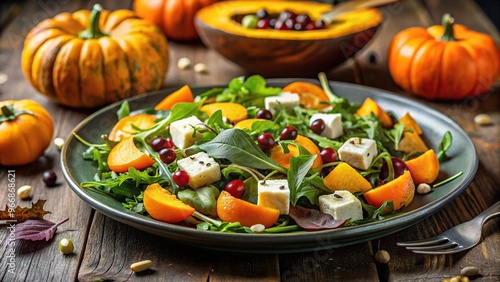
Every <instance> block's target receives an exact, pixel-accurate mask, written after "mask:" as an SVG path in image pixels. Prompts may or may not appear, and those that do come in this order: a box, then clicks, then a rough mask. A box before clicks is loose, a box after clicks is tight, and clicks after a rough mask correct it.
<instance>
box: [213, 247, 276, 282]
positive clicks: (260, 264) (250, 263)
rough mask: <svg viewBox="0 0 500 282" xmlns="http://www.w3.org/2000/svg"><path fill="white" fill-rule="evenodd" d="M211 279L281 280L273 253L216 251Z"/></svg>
mask: <svg viewBox="0 0 500 282" xmlns="http://www.w3.org/2000/svg"><path fill="white" fill-rule="evenodd" d="M212 257H213V259H214V264H213V266H212V272H211V273H210V281H269V282H270V281H280V273H279V270H280V269H279V265H278V257H277V256H276V255H273V254H245V253H228V252H214V253H213V255H212Z"/></svg>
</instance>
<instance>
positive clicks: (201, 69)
mask: <svg viewBox="0 0 500 282" xmlns="http://www.w3.org/2000/svg"><path fill="white" fill-rule="evenodd" d="M193 69H194V72H196V73H206V72H207V71H208V68H207V65H205V64H204V63H198V64H196V65H194V68H193Z"/></svg>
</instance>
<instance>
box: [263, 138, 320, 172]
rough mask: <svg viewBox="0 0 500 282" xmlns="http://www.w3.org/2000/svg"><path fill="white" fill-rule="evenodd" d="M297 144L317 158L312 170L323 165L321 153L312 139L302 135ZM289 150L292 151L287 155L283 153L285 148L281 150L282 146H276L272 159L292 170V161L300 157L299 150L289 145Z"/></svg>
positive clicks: (296, 140)
mask: <svg viewBox="0 0 500 282" xmlns="http://www.w3.org/2000/svg"><path fill="white" fill-rule="evenodd" d="M295 142H297V143H298V144H299V145H301V146H302V147H304V148H305V149H306V150H307V151H308V152H309V153H310V154H311V155H316V156H317V157H316V159H315V160H314V163H313V165H312V168H317V167H320V166H322V165H323V161H322V160H321V152H320V150H319V148H318V146H316V144H314V142H313V141H311V139H309V138H307V137H305V136H302V135H298V136H297V138H296V139H295ZM288 150H290V152H288V154H285V153H284V152H283V148H281V146H279V145H276V146H274V147H273V149H272V150H271V155H270V158H271V159H272V160H273V161H275V162H277V163H278V164H279V165H281V166H283V167H286V168H290V159H291V158H292V157H294V156H298V155H299V149H298V148H297V147H296V146H294V145H288Z"/></svg>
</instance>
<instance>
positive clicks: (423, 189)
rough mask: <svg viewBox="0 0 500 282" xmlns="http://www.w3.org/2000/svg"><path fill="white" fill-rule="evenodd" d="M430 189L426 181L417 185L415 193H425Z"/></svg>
mask: <svg viewBox="0 0 500 282" xmlns="http://www.w3.org/2000/svg"><path fill="white" fill-rule="evenodd" d="M430 191H431V186H430V185H429V184H427V183H420V184H418V186H417V193H419V194H427V193H429V192H430Z"/></svg>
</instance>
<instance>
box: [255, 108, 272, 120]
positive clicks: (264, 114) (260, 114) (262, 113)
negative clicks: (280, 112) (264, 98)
mask: <svg viewBox="0 0 500 282" xmlns="http://www.w3.org/2000/svg"><path fill="white" fill-rule="evenodd" d="M255 117H256V118H261V119H267V120H272V119H273V114H272V113H271V112H270V111H269V110H266V109H260V110H258V111H257V113H255Z"/></svg>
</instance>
